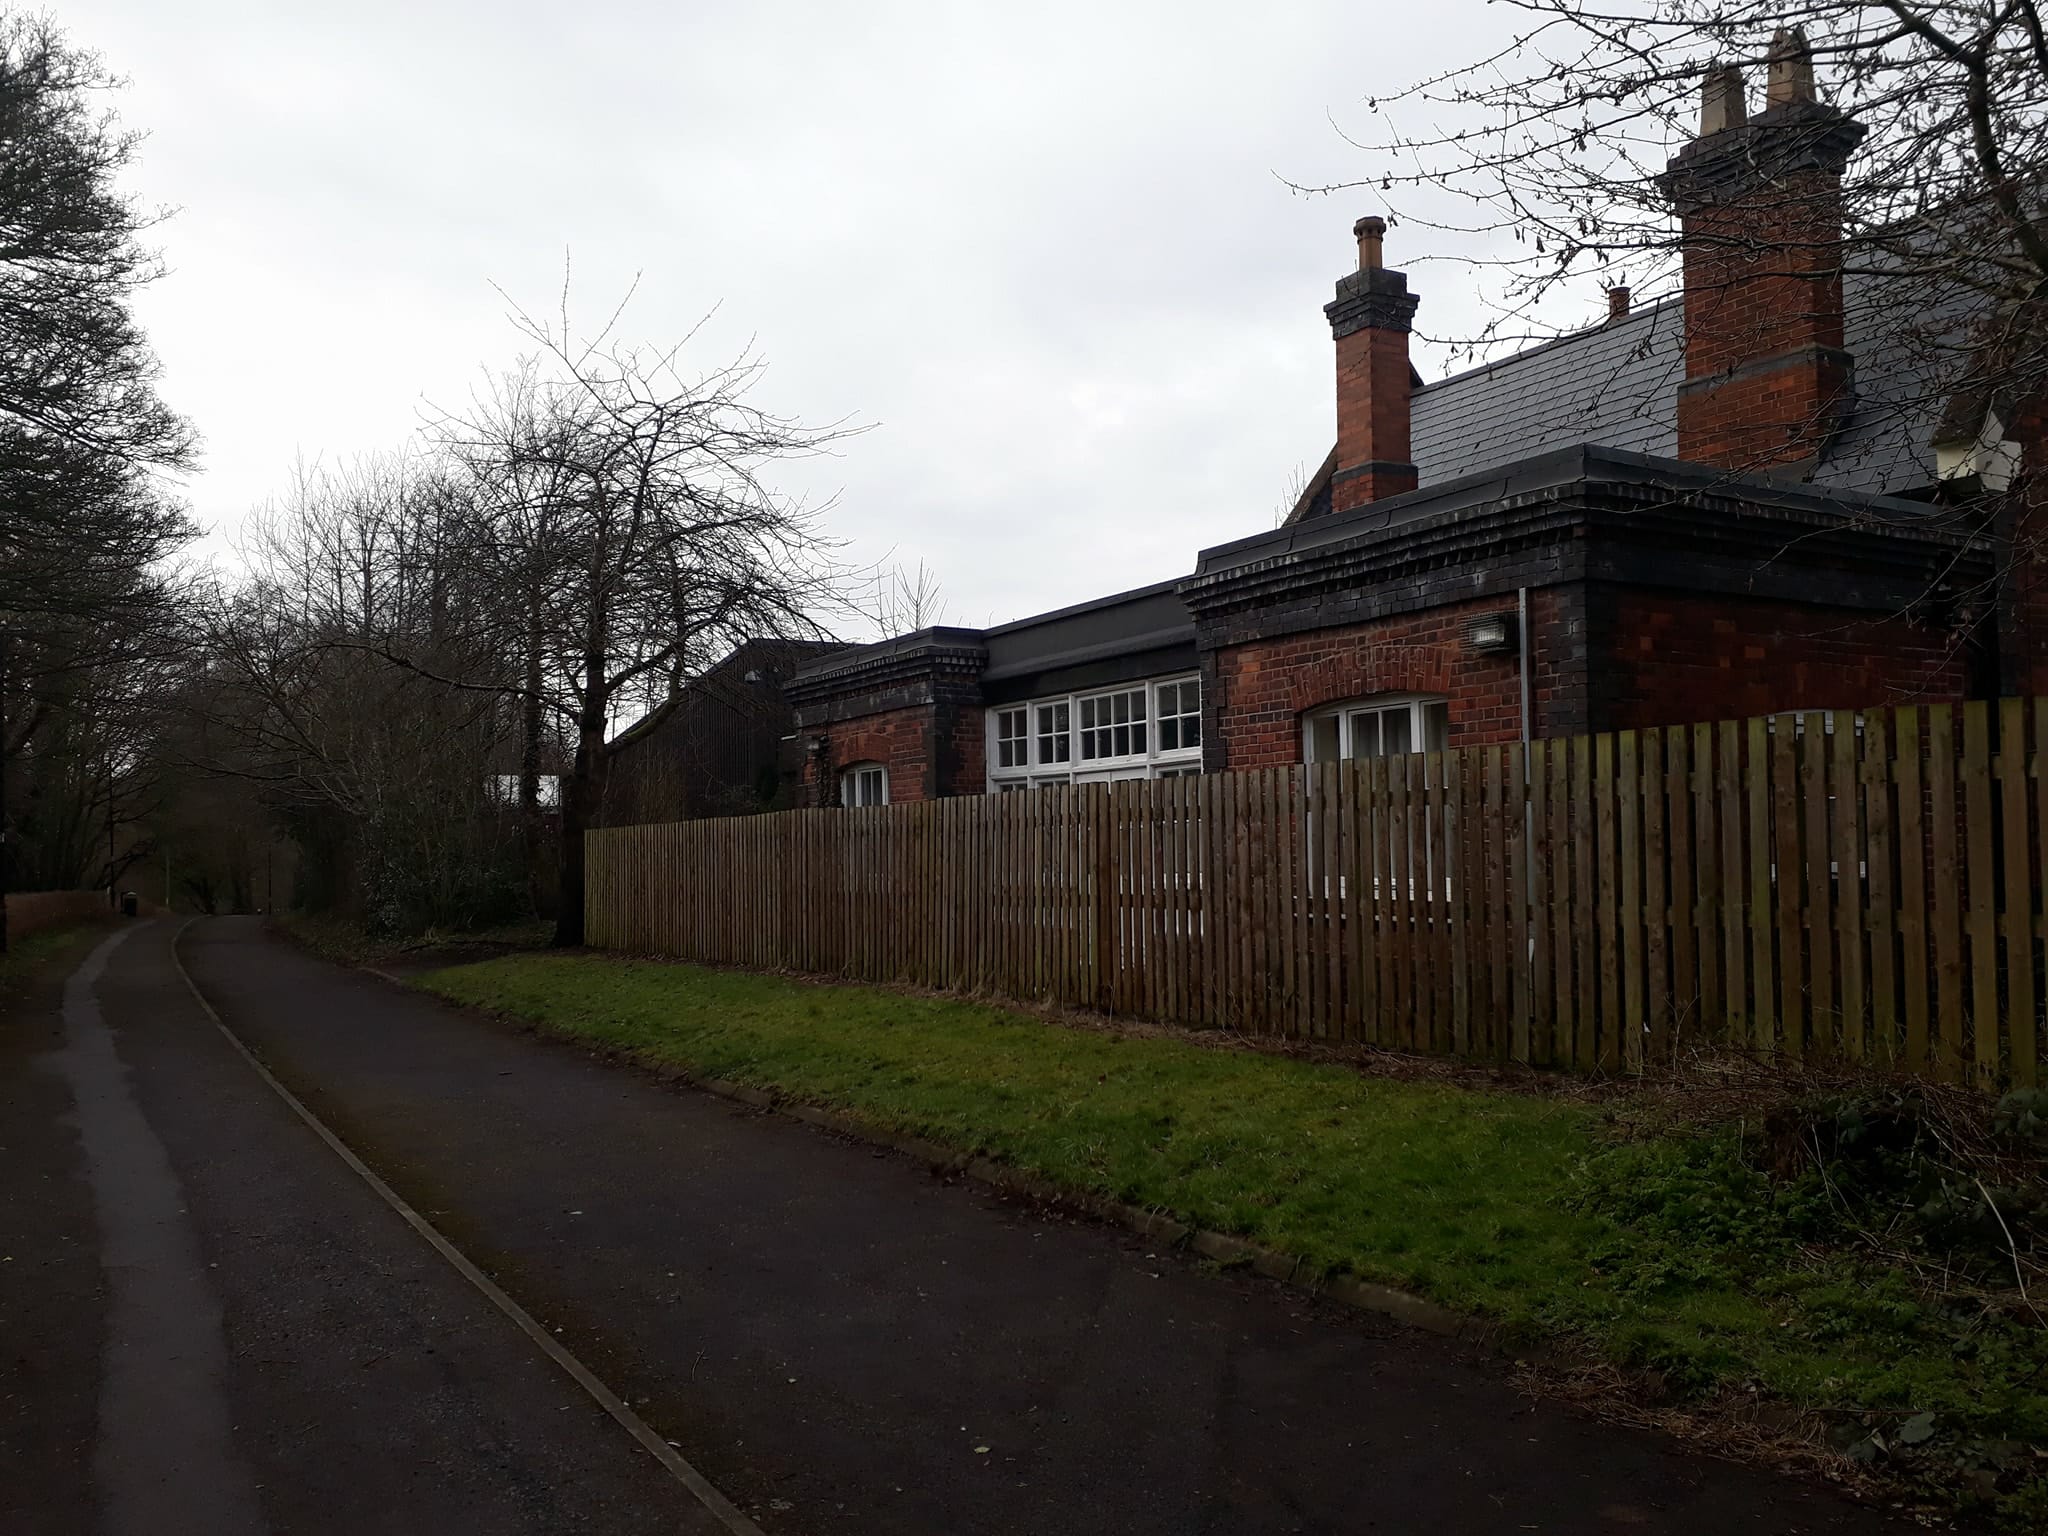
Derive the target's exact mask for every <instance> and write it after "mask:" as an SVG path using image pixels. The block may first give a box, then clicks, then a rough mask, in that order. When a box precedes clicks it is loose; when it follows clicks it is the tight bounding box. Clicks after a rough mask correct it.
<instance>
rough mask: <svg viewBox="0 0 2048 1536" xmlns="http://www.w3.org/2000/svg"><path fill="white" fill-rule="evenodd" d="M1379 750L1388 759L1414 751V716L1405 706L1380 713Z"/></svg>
mask: <svg viewBox="0 0 2048 1536" xmlns="http://www.w3.org/2000/svg"><path fill="white" fill-rule="evenodd" d="M1379 721H1380V750H1381V751H1382V752H1383V753H1384V754H1385V755H1386V756H1388V757H1399V756H1401V755H1402V754H1403V753H1405V752H1413V751H1414V750H1415V744H1414V741H1415V724H1414V714H1413V712H1412V711H1411V710H1409V709H1408V708H1407V706H1405V705H1403V706H1402V707H1401V708H1399V709H1387V710H1382V711H1380V716H1379Z"/></svg>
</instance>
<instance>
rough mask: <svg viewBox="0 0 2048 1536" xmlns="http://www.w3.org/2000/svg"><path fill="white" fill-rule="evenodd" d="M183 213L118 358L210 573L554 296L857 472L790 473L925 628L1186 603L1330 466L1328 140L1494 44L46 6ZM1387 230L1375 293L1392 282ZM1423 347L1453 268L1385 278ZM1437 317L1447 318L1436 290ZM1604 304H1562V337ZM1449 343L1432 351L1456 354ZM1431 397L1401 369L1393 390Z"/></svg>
mask: <svg viewBox="0 0 2048 1536" xmlns="http://www.w3.org/2000/svg"><path fill="white" fill-rule="evenodd" d="M57 15H58V19H59V20H60V21H61V22H62V23H63V24H64V25H65V26H66V27H67V28H68V29H69V30H70V31H71V32H72V34H73V36H74V37H75V38H76V40H77V41H79V42H80V43H82V44H84V45H86V46H88V47H92V48H95V49H97V50H99V51H100V52H101V53H103V54H104V55H105V56H106V57H107V59H108V60H109V62H110V63H111V64H112V65H113V66H114V67H115V68H116V69H118V70H120V71H122V72H124V73H126V74H127V75H129V76H130V77H131V78H132V81H133V85H132V88H131V89H130V90H129V91H128V92H127V93H126V94H125V96H124V98H123V100H122V103H121V111H122V114H123V116H124V118H125V119H126V120H127V121H128V122H129V123H130V124H131V125H133V126H135V127H139V128H143V129H145V130H147V131H148V133H149V135H150V138H149V141H148V143H147V144H146V145H145V146H144V149H143V153H142V158H141V162H140V166H139V168H138V171H137V174H136V176H135V177H134V181H133V184H134V186H135V189H136V190H137V191H138V192H139V193H141V194H142V195H143V196H144V197H145V198H146V199H148V200H150V201H153V202H161V203H168V204H172V205H175V206H176V208H177V209H178V213H177V216H176V218H175V219H174V220H173V221H172V222H171V223H169V224H168V225H167V226H165V228H164V229H163V231H162V233H161V244H162V246H163V248H164V250H165V253H166V255H167V257H168V259H169V261H170V264H171V266H172V268H173V272H172V275H171V276H170V277H168V278H167V279H165V280H164V281H163V282H162V283H161V284H159V285H157V286H156V287H155V288H153V289H152V290H150V291H149V293H148V294H147V295H146V297H145V298H144V300H143V301H142V304H141V314H142V317H143V319H144V322H145V323H146V324H147V326H148V327H149V329H150V332H151V335H152V337H153V339H154V341H155V344H156V346H157V349H158V351H159V353H160V354H161V356H162V359H163V363H164V367H165V392H166V393H167V395H168V396H169V397H170V399H171V400H172V401H173V402H174V403H175V404H176V405H177V406H178V407H179V408H180V409H181V410H183V411H184V412H186V413H187V414H188V415H189V416H191V417H192V419H193V420H194V421H195V422H196V424H197V425H198V427H199V429H200V430H201V432H202V433H203V434H204V436H205V440H206V467H205V470H204V472H203V474H201V475H200V476H198V477H197V478H195V479H194V480H193V481H192V482H191V483H190V485H189V486H188V487H187V494H188V496H189V499H190V501H191V503H192V506H193V508H194V510H195V512H196V513H197V514H198V515H199V517H200V518H201V519H202V520H203V521H204V522H206V523H207V524H208V525H209V526H211V527H213V528H215V529H218V530H221V531H222V533H223V534H224V535H225V534H227V533H230V532H231V531H232V529H233V527H234V526H235V524H236V523H237V522H238V520H239V519H240V518H241V516H242V515H243V514H244V512H245V511H246V509H247V508H248V507H249V506H251V505H252V504H253V503H255V502H257V501H259V500H261V499H262V498H263V497H264V496H266V495H267V494H270V493H272V492H274V491H277V490H279V489H281V488H282V487H283V485H284V483H285V481H286V478H287V476H288V474H289V472H290V468H291V465H292V462H293V460H294V458H295V457H296V456H298V455H300V454H304V455H306V456H308V457H315V456H324V457H329V458H334V457H345V456H347V455H349V454H352V453H356V452H360V451H363V450H368V449H376V448H382V447H388V446H391V445H394V444H396V443H398V442H399V441H400V440H402V439H403V438H404V437H405V436H406V435H407V434H408V433H409V432H410V431H412V429H413V428H414V427H415V426H416V424H417V420H418V413H419V410H420V405H421V402H422V400H435V401H439V402H444V403H459V402H460V401H461V400H462V398H463V397H464V396H465V394H466V393H467V390H468V389H469V387H470V384H471V382H472V381H473V380H474V379H475V378H476V377H477V376H478V370H479V367H480V366H481V365H483V364H486V363H489V364H493V365H495V364H500V363H503V362H506V361H509V360H510V359H511V357H512V356H513V355H514V353H515V351H516V350H517V349H516V346H515V342H514V338H513V336H512V334H511V332H510V330H509V328H508V327H507V325H506V324H505V321H504V305H503V303H502V302H501V301H500V300H499V298H498V297H497V296H496V295H495V294H494V293H493V292H492V290H491V287H490V286H489V285H490V283H491V282H496V283H498V284H500V285H502V286H503V287H504V288H505V289H506V290H507V291H508V292H510V293H511V294H512V295H514V296H515V297H516V298H518V299H520V300H521V301H522V302H525V303H527V304H529V305H534V306H543V307H544V306H547V305H550V304H552V302H553V300H554V296H555V293H556V290H557V288H558V286H559V283H560V278H561V268H562V261H563V257H564V253H565V252H567V253H569V254H570V256H571V257H572V259H573V264H574V272H575V283H574V295H575V301H576V312H577V314H578V315H580V316H581V317H583V318H585V319H588V320H591V321H595V320H597V319H599V318H600V316H601V312H603V311H605V310H607V309H608V308H609V307H610V306H611V304H612V303H614V302H615V301H616V299H617V298H618V296H619V294H620V293H621V292H622V291H623V289H624V287H625V285H626V284H627V283H628V282H629V281H630V280H631V279H632V277H633V275H634V274H635V273H636V272H637V273H640V274H642V286H641V292H640V296H639V298H638V299H637V300H636V302H635V304H634V306H633V308H632V309H631V311H629V314H628V318H627V322H626V325H625V333H626V335H627V336H628V337H630V338H633V339H642V340H646V341H650V342H661V341H671V340H673V339H675V338H676V337H678V336H679V335H680V334H681V333H682V332H683V331H685V330H686V329H687V328H688V327H689V326H690V325H691V324H692V323H694V322H695V320H696V319H697V318H698V317H699V316H700V315H702V314H703V313H704V312H705V311H706V310H708V309H710V308H711V307H712V306H714V305H717V306H720V309H719V314H718V316H717V318H716V319H715V320H714V322H713V323H712V324H711V325H710V326H709V327H708V329H707V330H706V332H705V334H704V337H703V339H702V341H701V343H700V345H701V346H702V348H703V349H704V351H703V352H702V353H701V354H700V355H701V356H702V357H703V358H704V360H705V361H707V362H709V361H715V360H717V359H718V358H720V357H723V356H725V355H728V354H730V353H732V352H733V351H735V350H737V349H738V348H740V347H741V346H743V345H744V344H745V343H746V342H747V341H748V339H749V338H754V339H755V340H756V341H757V342H758V345H759V347H760V350H761V352H762V353H763V354H764V355H765V357H766V358H767V360H768V362H769V364H770V367H769V372H768V374H767V377H766V380H765V382H764V384H763V386H762V393H761V396H760V398H761V399H762V400H763V402H764V403H765V404H768V405H770V406H772V407H774V408H776V409H778V410H782V411H787V412H793V413H797V414H800V415H803V416H805V417H806V418H808V419H811V420H813V421H820V422H822V421H829V420H834V419H837V418H841V417H850V418H853V419H855V420H859V421H866V422H872V423H874V430H873V431H871V432H869V433H867V434H866V435H865V436H862V437H859V438H856V439H854V440H852V441H851V442H849V443H847V444H846V445H845V446H844V448H843V450H842V451H841V452H840V454H839V456H838V457H836V458H834V459H830V460H825V461H819V462H813V463H808V464H803V465H798V466H794V467H793V468H792V469H791V471H790V472H789V474H788V475H787V476H786V477H784V483H785V484H787V485H788V486H789V487H790V488H792V489H797V490H803V491H806V492H808V493H810V494H812V495H814V496H825V495H835V494H836V495H837V496H838V498H839V502H838V507H837V510H836V512H835V513H834V515H833V520H832V525H833V527H834V529H835V531H836V532H838V533H839V534H840V535H841V536H842V537H844V538H845V539H847V540H848V541H849V543H850V550H849V553H850V554H851V555H852V556H854V557H855V558H859V559H863V560H868V561H875V560H881V559H883V558H885V557H888V558H893V559H895V560H898V561H902V562H904V563H905V564H912V565H914V564H915V563H916V562H917V561H919V560H923V561H925V562H927V563H928V564H929V565H930V566H931V567H932V568H933V570H934V571H935V572H936V573H937V574H938V576H939V577H940V579H941V581H942V582H943V584H944V589H945V597H946V600H947V605H948V608H949V610H950V613H949V616H950V617H951V618H952V619H953V620H954V621H955V622H961V623H970V624H980V623H985V622H990V621H998V622H999V621H1002V620H1005V619H1010V618H1016V617H1021V616H1023V615H1025V614H1029V613H1032V612H1036V611H1039V610H1042V609H1046V608H1050V607H1055V606H1058V605H1060V604H1064V603H1069V602H1075V601H1079V600H1081V599H1084V598H1087V597H1091V596H1096V595H1099V594H1102V593H1105V592H1109V591H1114V590H1117V589H1119V588H1122V587H1127V586H1132V585H1136V584H1138V583H1141V582H1147V581H1155V580H1160V579H1164V578H1167V577H1171V576H1174V575H1178V574H1181V573H1183V572H1185V571H1186V570H1188V569H1189V567H1190V564H1191V562H1192V560H1193V557H1194V554H1195V551H1196V550H1197V549H1199V548H1200V547H1201V546H1203V545H1205V544H1212V543H1217V542H1220V541H1222V540H1226V539H1230V538H1236V537H1240V536H1243V535H1245V534H1248V533H1252V532H1256V531H1258V530H1259V529H1261V528H1264V527H1266V526H1268V525H1270V523H1271V522H1272V520H1273V517H1274V514H1275V509H1276V507H1277V506H1278V505H1279V503H1280V502H1281V500H1282V498H1283V496H1284V494H1285V492H1286V490H1287V487H1288V484H1289V481H1290V479H1291V477H1292V476H1294V474H1295V473H1296V472H1297V470H1300V469H1305V468H1312V467H1313V466H1314V465H1315V464H1316V463H1317V462H1318V461H1319V460H1320V458H1321V457H1322V455H1323V453H1324V452H1325V451H1327V449H1328V447H1329V444H1330V442H1331V440H1332V437H1333V431H1334V429H1333V425H1332V421H1333V418H1332V411H1333V407H1332V402H1331V387H1332V386H1331V359H1330V339H1329V332H1328V330H1327V328H1326V326H1325V324H1324V321H1323V317H1322V313H1321V306H1322V304H1323V303H1324V301H1325V300H1326V299H1327V298H1328V297H1329V294H1330V286H1331V283H1332V282H1333V281H1334V280H1335V278H1336V277H1337V276H1338V274H1339V273H1340V272H1342V271H1343V270H1344V269H1345V268H1346V267H1347V266H1348V265H1350V264H1351V262H1352V260H1353V248H1352V243H1351V236H1350V225H1351V221H1352V219H1353V218H1354V217H1356V216H1357V215H1358V214H1360V213H1365V212H1370V211H1373V207H1372V202H1371V199H1370V197H1369V196H1367V195H1366V194H1363V193H1356V192H1353V193H1344V194H1340V195H1338V196H1336V197H1329V198H1303V197H1301V196H1299V195H1297V194H1294V193H1291V192H1290V191H1289V190H1288V189H1287V187H1286V186H1285V185H1283V183H1282V180H1281V179H1280V178H1282V177H1286V178H1291V179H1293V180H1296V181H1300V182H1307V183H1320V182H1325V181H1330V180H1335V179H1341V178H1344V177H1347V176H1351V175H1355V174H1357V173H1358V171H1359V168H1360V161H1359V157H1358V154H1357V152H1356V151H1354V150H1352V149H1351V148H1349V147H1348V146H1347V145H1346V144H1345V143H1344V142H1343V140H1342V139H1341V137H1340V136H1339V134H1338V131H1337V129H1336V128H1335V127H1333V126H1332V122H1331V119H1332V117H1334V118H1335V119H1336V120H1337V122H1338V123H1340V124H1341V123H1345V122H1351V123H1354V124H1355V123H1358V122H1359V121H1361V119H1362V114H1363V111H1364V108H1363V98H1364V96H1365V95H1366V94H1367V93H1368V92H1369V91H1370V90H1372V89H1374V88H1375V87H1380V88H1384V86H1385V85H1386V84H1387V83H1388V82H1389V81H1390V80H1396V79H1398V80H1406V79H1408V78H1409V77H1411V76H1413V75H1415V74H1417V73H1420V72H1425V71H1428V70H1430V69H1432V68H1434V67H1438V66H1441V65H1443V64H1445V63H1448V62H1451V61H1453V60H1454V59H1456V58H1458V57H1463V56H1468V55H1470V54H1472V53H1475V52H1477V51H1479V50H1480V48H1481V47H1482V46H1483V44H1484V43H1485V42H1486V41H1487V40H1488V39H1489V38H1494V37H1497V36H1498V34H1499V31H1500V23H1499V22H1498V21H1497V19H1495V18H1494V17H1493V16H1492V15H1491V14H1490V13H1489V12H1488V9H1487V7H1486V6H1485V5H1484V4H1483V3H1482V0H1448V3H1446V0H1429V3H1424V4H1410V5H1395V4H1390V3H1386V0H1378V3H1370V0H1369V3H1363V4H1361V3H1358V0H1349V3H1341V4H1308V3H1303V4H1278V5H1264V6H1256V5H1244V4H1242V3H1231V4H1210V3H1187V0H1180V3H1173V4H1167V3H1151V0H1145V3H1125V0H1117V3H1099V4H1094V5H1064V4H1041V5H1036V6H1017V5H1014V4H1007V5H993V4H979V3H940V0H928V3H921V4H909V3H904V4H893V3H873V0H864V3H858V4H823V3H819V4H756V5H747V4H723V5H711V4H700V3H693V0H670V3H666V4H655V3H628V0H581V3H576V4H562V3H560V0H556V3H550V4H540V3H532V0H493V3H484V0H420V3H415V4H410V5H407V4H391V3H384V0H349V3H346V4H341V5H333V4H323V5H319V6H314V5H311V4H303V3H299V0H268V3H255V0H178V3H175V4H171V3H166V0H64V3H61V4H60V5H59V8H58V12H57ZM1415 254H1416V253H1414V252H1412V251H1406V250H1404V249H1403V246H1402V244H1401V240H1400V232H1399V231H1396V233H1395V235H1394V236H1393V238H1392V240H1391V241H1390V249H1389V259H1390V264H1393V265H1410V266H1411V267H1412V265H1413V263H1412V259H1411V258H1412V257H1413V256H1414V255H1415ZM1416 286H1417V287H1418V288H1419V289H1420V290H1421V291H1422V293H1423V311H1422V314H1421V316H1420V317H1419V319H1418V325H1420V326H1422V327H1424V328H1426V329H1430V330H1435V331H1439V332H1452V331H1455V330H1456V329H1457V327H1458V323H1459V317H1460V315H1461V314H1465V315H1468V316H1469V312H1470V302H1469V300H1467V299H1465V298H1464V297H1463V296H1462V295H1461V294H1459V293H1458V292H1457V291H1455V290H1456V289H1457V287H1458V286H1459V282H1458V278H1457V276H1456V273H1455V270H1454V269H1438V270H1436V271H1434V272H1430V273H1428V275H1426V276H1425V275H1423V274H1420V273H1418V274H1417V276H1416ZM1447 288H1448V289H1450V290H1452V291H1446V289H1447ZM1599 304H1600V295H1599V293H1598V292H1597V290H1596V289H1595V288H1594V287H1593V285H1592V284H1591V283H1590V282H1589V286H1588V293H1587V295H1586V309H1587V315H1588V318H1589V319H1590V318H1591V317H1592V316H1593V314H1594V312H1595V311H1596V309H1597V308H1598V306H1599ZM1468 323H1469V320H1468ZM1419 361H1420V362H1421V365H1422V367H1423V369H1424V371H1425V373H1432V372H1434V371H1435V370H1434V369H1433V368H1432V366H1431V359H1430V358H1429V357H1428V356H1427V355H1426V354H1425V355H1423V356H1422V357H1421V358H1420V359H1419Z"/></svg>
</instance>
